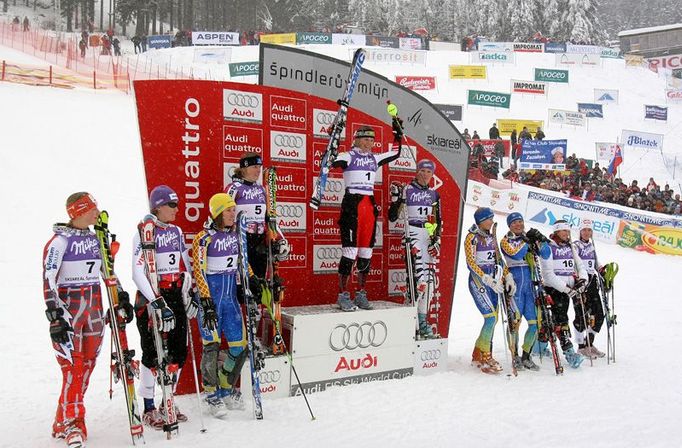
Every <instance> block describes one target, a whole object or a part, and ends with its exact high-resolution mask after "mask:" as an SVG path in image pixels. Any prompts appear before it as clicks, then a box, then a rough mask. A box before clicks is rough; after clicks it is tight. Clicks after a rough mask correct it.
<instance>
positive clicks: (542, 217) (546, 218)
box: [530, 208, 557, 226]
mask: <svg viewBox="0 0 682 448" xmlns="http://www.w3.org/2000/svg"><path fill="white" fill-rule="evenodd" d="M530 220H531V221H535V222H539V223H540V224H547V225H550V226H553V225H554V223H555V222H557V219H556V217H555V216H554V213H552V212H551V211H549V210H547V208H543V209H542V211H541V212H540V213H538V214H537V215H535V216H533V217H532V218H530Z"/></svg>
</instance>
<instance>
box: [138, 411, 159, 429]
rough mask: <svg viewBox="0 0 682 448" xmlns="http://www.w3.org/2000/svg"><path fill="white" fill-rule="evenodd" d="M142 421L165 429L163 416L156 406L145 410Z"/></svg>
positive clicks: (151, 426)
mask: <svg viewBox="0 0 682 448" xmlns="http://www.w3.org/2000/svg"><path fill="white" fill-rule="evenodd" d="M142 422H143V423H144V424H145V425H147V426H149V427H150V428H154V429H156V430H157V431H161V430H162V429H163V424H164V421H163V416H162V415H161V413H160V412H159V411H158V410H157V409H156V408H154V409H150V410H148V411H145V412H144V414H142Z"/></svg>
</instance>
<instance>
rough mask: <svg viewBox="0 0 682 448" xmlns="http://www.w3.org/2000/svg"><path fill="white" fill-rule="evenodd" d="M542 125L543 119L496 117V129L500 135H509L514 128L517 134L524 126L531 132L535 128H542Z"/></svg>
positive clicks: (543, 123)
mask: <svg viewBox="0 0 682 448" xmlns="http://www.w3.org/2000/svg"><path fill="white" fill-rule="evenodd" d="M544 126H545V122H544V121H543V120H518V119H511V118H498V119H497V129H498V130H499V131H500V135H511V133H512V131H513V130H514V129H516V133H517V134H518V133H520V132H521V131H522V130H523V128H524V127H525V128H528V130H529V131H531V132H533V131H535V130H536V129H537V128H541V129H542V128H544Z"/></svg>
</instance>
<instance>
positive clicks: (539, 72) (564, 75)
mask: <svg viewBox="0 0 682 448" xmlns="http://www.w3.org/2000/svg"><path fill="white" fill-rule="evenodd" d="M535 80H536V81H543V82H562V83H568V70H555V69H551V68H536V69H535Z"/></svg>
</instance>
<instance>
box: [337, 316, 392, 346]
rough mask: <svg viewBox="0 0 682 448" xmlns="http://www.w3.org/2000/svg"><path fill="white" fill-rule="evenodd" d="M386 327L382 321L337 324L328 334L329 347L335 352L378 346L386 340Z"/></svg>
mask: <svg viewBox="0 0 682 448" xmlns="http://www.w3.org/2000/svg"><path fill="white" fill-rule="evenodd" d="M387 337H388V328H387V327H386V324H385V323H384V322H383V321H380V320H378V321H376V322H374V323H372V322H363V323H361V324H359V323H357V322H353V323H350V324H348V325H346V324H338V325H336V326H335V327H334V329H333V330H332V332H331V333H330V334H329V347H331V349H332V350H334V351H335V352H340V351H342V350H355V349H356V348H368V347H379V346H380V345H381V344H383V343H384V342H386V338H387Z"/></svg>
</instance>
